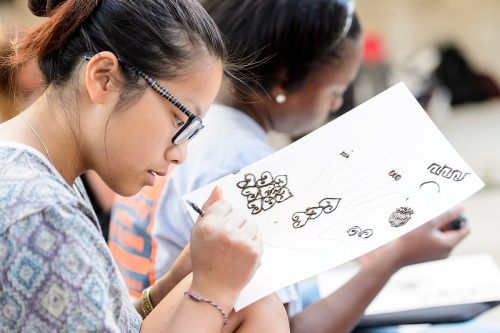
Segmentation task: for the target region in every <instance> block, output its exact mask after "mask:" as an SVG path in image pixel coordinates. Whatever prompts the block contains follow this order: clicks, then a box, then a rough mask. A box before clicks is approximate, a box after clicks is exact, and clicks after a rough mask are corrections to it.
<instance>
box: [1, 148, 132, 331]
mask: <svg viewBox="0 0 500 333" xmlns="http://www.w3.org/2000/svg"><path fill="white" fill-rule="evenodd" d="M75 184H76V187H77V190H78V192H79V193H77V192H76V191H75V190H74V189H73V188H71V187H70V186H68V184H67V183H66V182H65V181H64V180H63V178H62V177H61V175H60V174H59V173H58V172H57V170H55V169H54V168H53V166H52V165H51V164H50V162H49V161H48V160H47V159H46V158H45V157H44V156H43V155H41V154H40V153H39V152H38V151H36V150H34V149H32V148H31V147H28V146H25V145H21V144H15V143H10V142H0V332H12V331H14V332H82V331H83V332H89V331H91V332H138V331H139V328H140V325H141V317H140V315H139V314H138V313H137V311H136V310H135V308H134V307H133V305H132V304H131V302H130V299H129V296H128V294H127V291H126V287H125V284H124V281H123V278H122V277H121V275H120V273H119V272H118V270H117V268H116V264H115V262H114V261H113V259H112V257H111V254H110V252H109V249H108V246H107V244H106V242H105V241H104V238H103V237H102V235H101V231H100V229H99V223H98V222H97V218H96V216H95V213H94V212H93V210H92V209H91V208H90V207H91V206H90V203H89V201H88V197H87V195H86V193H85V191H84V189H83V186H82V183H81V182H80V181H79V180H78V181H77V182H76V183H75Z"/></svg>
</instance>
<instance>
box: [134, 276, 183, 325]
mask: <svg viewBox="0 0 500 333" xmlns="http://www.w3.org/2000/svg"><path fill="white" fill-rule="evenodd" d="M183 278H185V277H184V276H176V275H175V274H173V273H172V271H169V272H167V273H166V274H165V275H164V276H162V277H161V278H160V279H158V280H157V281H156V282H155V284H154V285H152V286H151V288H150V291H149V297H150V299H151V303H152V305H153V307H156V305H157V304H159V303H160V302H161V301H162V300H163V299H164V298H165V297H166V296H167V295H168V294H169V293H170V292H171V291H172V290H173V289H174V288H175V286H177V285H178V284H179V282H181V281H182V279H183ZM142 303H143V302H142V300H141V299H138V300H136V301H135V302H134V307H135V309H136V310H137V312H139V313H140V315H141V316H142V317H143V318H145V314H144V311H143V310H142V305H143V304H142Z"/></svg>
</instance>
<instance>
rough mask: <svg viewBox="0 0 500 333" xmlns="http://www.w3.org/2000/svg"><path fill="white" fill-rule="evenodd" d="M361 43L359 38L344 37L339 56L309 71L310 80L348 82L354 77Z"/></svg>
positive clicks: (319, 82) (336, 82)
mask: <svg viewBox="0 0 500 333" xmlns="http://www.w3.org/2000/svg"><path fill="white" fill-rule="evenodd" d="M362 51H363V44H362V41H361V39H357V40H353V39H346V40H345V41H344V42H343V43H342V47H341V49H340V56H339V57H335V58H333V57H332V58H331V59H329V60H328V61H326V62H325V63H324V64H323V65H321V66H319V67H318V68H317V69H316V70H315V71H314V72H312V73H311V76H310V78H311V82H314V83H315V84H331V85H333V84H340V85H342V84H349V83H350V82H352V81H353V80H354V78H355V77H356V75H357V73H358V70H359V66H360V64H361V57H362V53H363V52H362Z"/></svg>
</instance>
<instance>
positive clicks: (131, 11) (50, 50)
mask: <svg viewBox="0 0 500 333" xmlns="http://www.w3.org/2000/svg"><path fill="white" fill-rule="evenodd" d="M28 5H29V8H30V10H31V11H32V12H33V13H34V14H35V15H38V16H48V17H49V18H48V19H47V21H46V22H45V23H43V24H42V25H40V26H39V27H36V28H34V29H32V30H31V31H29V32H28V33H27V34H26V35H24V36H22V37H21V38H20V39H19V40H18V41H17V43H16V44H15V45H14V47H15V49H16V55H15V56H14V57H13V58H12V59H11V65H12V66H14V67H16V66H19V65H22V64H23V63H25V62H27V61H28V60H30V59H33V58H34V59H36V60H37V61H38V64H39V67H40V71H41V73H42V75H43V77H44V79H45V81H46V83H47V84H52V85H54V86H63V85H64V84H65V83H67V82H68V81H69V80H70V79H71V78H72V74H73V72H74V70H75V68H76V67H77V66H78V65H79V64H81V63H82V62H83V59H84V55H86V54H88V55H93V54H96V53H98V52H101V51H110V52H113V53H114V54H115V55H116V56H117V57H119V58H120V59H121V60H123V62H125V63H128V64H131V65H133V66H135V67H136V68H138V69H140V70H142V71H144V72H145V73H148V74H151V75H153V76H155V78H162V79H173V78H176V77H179V76H182V75H183V71H182V70H183V68H184V67H185V66H186V65H188V64H190V63H192V62H193V61H194V60H195V59H197V57H198V56H199V55H200V54H207V55H210V56H212V57H213V58H215V59H220V60H222V61H223V62H224V61H225V60H226V49H225V44H224V40H223V38H222V36H221V34H220V31H219V29H218V27H217V26H216V25H215V23H214V22H213V21H212V19H211V18H210V16H209V15H208V14H207V13H206V11H205V10H204V9H203V8H202V7H201V5H199V3H198V2H197V1H195V0H141V1H122V0H66V1H61V0H45V1H43V0H28ZM122 68H123V72H124V77H125V85H124V86H125V87H128V88H131V87H136V88H137V89H139V87H142V88H144V87H145V86H146V85H145V84H144V82H141V80H140V78H138V76H137V75H135V74H134V73H133V71H132V70H127V67H125V66H122ZM141 83H142V84H141ZM122 95H124V94H123V92H122ZM123 97H126V96H123Z"/></svg>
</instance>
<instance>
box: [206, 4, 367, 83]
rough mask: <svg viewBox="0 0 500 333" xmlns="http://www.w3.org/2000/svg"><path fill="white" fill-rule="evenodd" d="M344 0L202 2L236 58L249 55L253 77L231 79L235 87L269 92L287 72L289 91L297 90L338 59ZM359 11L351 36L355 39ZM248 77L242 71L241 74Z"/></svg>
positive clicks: (343, 18) (357, 34) (358, 26)
mask: <svg viewBox="0 0 500 333" xmlns="http://www.w3.org/2000/svg"><path fill="white" fill-rule="evenodd" d="M345 2H346V1H344V0H280V1H269V0H203V1H202V4H203V6H204V7H205V9H206V10H207V12H208V13H209V14H210V16H212V18H213V19H214V21H215V23H217V25H218V26H219V28H220V29H221V31H222V33H223V34H224V35H225V36H226V38H227V39H228V50H229V53H230V54H231V55H235V54H237V56H235V57H243V58H251V59H253V60H254V62H255V64H254V65H253V66H252V67H250V68H249V67H247V70H249V71H250V72H251V74H253V77H254V80H252V81H248V82H241V81H240V82H238V81H235V82H233V83H234V84H235V85H236V87H237V88H239V89H243V90H246V88H248V87H250V88H258V86H261V87H263V88H264V89H265V90H270V89H271V88H272V87H273V86H274V85H275V84H276V83H277V82H276V80H277V77H278V75H279V74H280V73H281V72H282V71H283V70H285V71H286V74H287V82H286V85H285V89H287V90H288V91H291V90H294V89H298V88H300V86H301V85H302V84H303V83H304V81H305V80H306V78H307V76H308V75H309V74H310V73H311V71H312V69H314V68H317V67H318V66H321V65H323V64H325V63H327V62H328V61H330V60H331V58H332V57H339V48H340V47H341V46H342V45H341V44H342V43H339V38H342V37H344V36H341V35H342V30H343V28H344V26H345V22H346V17H347V14H346V13H347V9H346V5H345ZM360 33H361V27H360V25H359V22H358V20H357V18H356V16H355V15H353V17H352V25H351V27H350V29H349V31H348V34H347V36H348V37H350V38H357V37H358V36H359V35H360ZM245 76H246V77H248V75H238V77H245Z"/></svg>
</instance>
